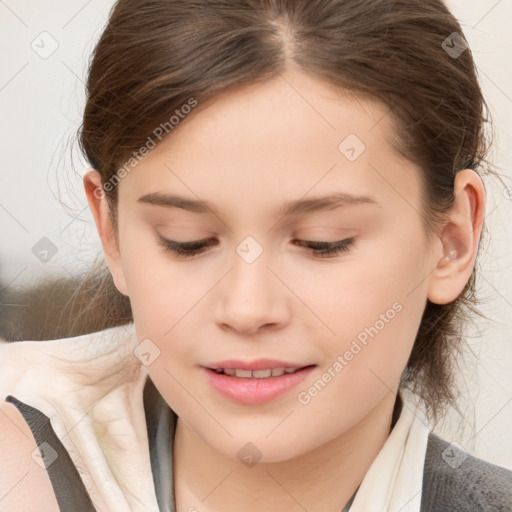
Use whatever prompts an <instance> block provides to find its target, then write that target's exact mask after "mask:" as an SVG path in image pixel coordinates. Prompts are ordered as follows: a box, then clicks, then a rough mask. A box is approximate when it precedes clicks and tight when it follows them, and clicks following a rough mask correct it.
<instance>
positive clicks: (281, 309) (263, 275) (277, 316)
mask: <svg viewBox="0 0 512 512" xmlns="http://www.w3.org/2000/svg"><path fill="white" fill-rule="evenodd" d="M264 254H265V252H264V253H263V254H262V255H261V256H260V257H259V258H257V259H256V260H255V261H253V262H252V263H248V262H247V261H245V260H244V259H243V258H242V257H239V256H238V255H236V256H235V258H234V266H233V268H232V269H231V270H230V271H229V273H228V275H227V276H226V278H225V279H224V280H223V283H222V286H221V287H219V291H218V293H219V297H218V300H216V301H215V303H216V304H217V309H216V312H215V319H216V322H217V324H218V325H219V326H220V327H221V328H222V329H224V330H226V329H227V330H234V331H236V332H238V333H241V334H254V333H256V332H258V331H259V330H261V329H264V328H265V329H276V328H278V327H280V326H283V325H284V324H285V323H286V322H287V321H288V317H289V308H288V305H287V297H288V296H289V293H287V288H286V286H284V285H283V283H282V282H281V280H280V279H279V278H278V277H277V276H276V272H275V271H274V270H271V269H270V267H269V266H268V264H267V263H268V262H267V258H266V257H265V256H264ZM283 280H285V279H283Z"/></svg>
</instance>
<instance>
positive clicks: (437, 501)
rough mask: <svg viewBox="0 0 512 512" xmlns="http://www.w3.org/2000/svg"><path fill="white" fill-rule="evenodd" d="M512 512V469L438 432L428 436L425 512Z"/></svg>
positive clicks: (424, 487) (424, 489) (424, 491)
mask: <svg viewBox="0 0 512 512" xmlns="http://www.w3.org/2000/svg"><path fill="white" fill-rule="evenodd" d="M452 510H457V511H458V512H477V511H481V512H512V471H510V470H508V469H506V468H503V467H501V466H496V465H495V464H492V463H490V462H487V461H485V460H482V459H479V458H477V457H475V456H473V455H471V454H469V453H467V452H465V451H464V450H462V449H461V448H459V447H458V446H457V445H455V444H452V443H449V442H448V441H445V440H444V439H442V438H440V437H439V436H437V435H435V434H434V433H432V432H430V434H429V437H428V444H427V451H426V455H425V465H424V472H423V492H422V500H421V512H434V511H435V512H445V511H446V512H448V511H452Z"/></svg>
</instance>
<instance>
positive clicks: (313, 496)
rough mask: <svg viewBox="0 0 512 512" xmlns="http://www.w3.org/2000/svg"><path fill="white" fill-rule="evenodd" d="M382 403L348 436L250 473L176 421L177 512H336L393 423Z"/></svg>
mask: <svg viewBox="0 0 512 512" xmlns="http://www.w3.org/2000/svg"><path fill="white" fill-rule="evenodd" d="M400 410H401V401H400V399H398V400H397V401H396V402H395V396H393V395H391V394H388V395H386V397H385V398H384V399H383V400H382V401H381V402H380V403H379V404H378V405H377V406H376V407H375V408H374V409H373V410H372V411H370V413H369V414H368V415H367V416H365V417H364V418H363V419H362V420H361V421H360V422H358V423H357V424H356V425H354V426H353V427H352V428H351V429H350V430H348V431H346V432H343V433H342V434H341V435H339V436H338V437H336V438H334V439H332V440H331V441H329V442H328V443H326V444H324V445H322V446H320V447H318V448H317V449H315V450H313V451H311V452H308V453H305V454H303V455H301V456H299V457H295V458H293V459H291V460H287V461H283V462H278V463H258V464H256V465H254V466H252V467H250V468H248V467H246V466H245V465H244V464H242V463H241V462H240V461H238V460H232V459H229V458H226V457H225V456H224V455H222V454H220V453H219V452H217V451H216V450H215V449H213V448H212V447H211V446H210V445H208V444H207V443H205V441H204V440H202V439H201V438H200V437H199V436H197V435H196V434H195V433H194V432H193V431H192V430H191V429H190V428H189V427H188V426H187V425H185V424H184V423H183V421H182V420H180V418H178V421H177V425H176V432H175V440H174V452H173V468H174V493H175V500H176V512H189V511H192V510H198V511H201V512H221V511H222V512H235V511H236V512H239V511H240V510H244V512H256V511H257V512H275V511H281V510H287V511H289V512H295V511H296V512H303V511H304V510H322V511H326V512H327V511H328V512H340V511H341V510H342V509H343V507H344V506H345V504H346V503H347V502H348V501H349V499H350V498H351V496H352V495H353V493H354V492H355V491H356V489H357V487H358V486H359V484H360V483H361V481H362V480H363V478H364V476H365V474H366V472H367V471H368V469H369V468H370V466H371V464H372V462H373V461H374V459H375V457H376V456H377V454H378V453H379V451H380V450H381V448H382V446H383V445H384V443H385V442H386V440H387V438H388V435H389V433H390V431H391V428H392V427H393V426H394V423H395V422H396V420H397V419H398V416H399V414H400Z"/></svg>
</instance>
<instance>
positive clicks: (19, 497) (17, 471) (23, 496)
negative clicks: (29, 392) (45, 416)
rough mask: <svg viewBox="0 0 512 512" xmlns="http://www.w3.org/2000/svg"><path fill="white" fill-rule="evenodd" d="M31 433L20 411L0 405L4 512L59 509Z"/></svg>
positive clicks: (0, 479) (0, 487) (0, 485)
mask: <svg viewBox="0 0 512 512" xmlns="http://www.w3.org/2000/svg"><path fill="white" fill-rule="evenodd" d="M41 460H42V459H41V457H40V452H39V449H38V445H37V443H36V440H35V438H34V436H33V435H32V431H31V430H30V428H29V426H28V424H27V422H26V421H25V418H24V417H23V415H22V414H21V412H20V411H19V409H18V408H17V407H16V406H15V405H14V404H13V403H11V402H7V401H4V402H0V475H1V476H0V499H1V503H0V509H1V510H2V511H5V512H11V511H12V512H14V511H16V512H24V511H26V512H29V511H33V510H34V498H35V497H36V496H37V508H38V510H40V511H41V512H55V510H58V504H57V500H56V498H55V494H54V492H53V487H52V485H51V481H50V479H49V476H48V473H47V471H46V469H45V467H44V464H41Z"/></svg>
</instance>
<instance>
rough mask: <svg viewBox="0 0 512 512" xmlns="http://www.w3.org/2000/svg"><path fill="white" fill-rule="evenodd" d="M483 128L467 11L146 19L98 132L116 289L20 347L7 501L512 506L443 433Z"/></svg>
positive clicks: (92, 505) (289, 9) (480, 212)
mask: <svg viewBox="0 0 512 512" xmlns="http://www.w3.org/2000/svg"><path fill="white" fill-rule="evenodd" d="M484 110H485V101H484V99H483V97H482V93H481V90H480V87H479V84H478V81H477V77H476V74H475V66H474V62H473V60H472V56H471V52H470V50H469V48H467V45H466V43H465V40H464V38H463V35H462V30H461V27H460V26H459V24H458V22H457V21H456V19H455V18H454V17H453V15H452V14H451V13H450V12H449V11H448V10H447V8H446V7H445V5H444V4H443V2H442V1H441V0H432V1H430V2H423V1H420V0H401V1H398V2H397V1H396V0H394V1H391V0H355V1H351V2H346V1H343V0H321V1H320V0H318V1H316V0H307V1H306V0H249V1H244V2H240V1H238V0H220V1H215V2H209V1H206V0H192V1H191V0H188V1H181V0H171V1H170V0H138V1H137V2H133V1H130V0H119V1H118V2H117V3H116V4H115V6H114V8H113V10H112V12H111V15H110V19H109V22H108V25H107V26H106V28H105V30H104V32H103V34H102V37H101V39H100V41H99V43H98V44H97V46H96V48H95V51H94V55H93V58H92V62H91V66H90V70H89V76H88V82H87V105H86V108H85V113H84V118H83V126H82V127H81V130H80V143H81V147H82V149H83V151H84V154H85V156H86V157H87V159H88V161H89V163H90V165H91V167H92V170H90V171H89V172H87V174H86V175H85V177H84V186H85V192H86V195H87V199H88V202H89V206H90V208H91V211H92V213H93V215H94V219H95V222H96V226H97V229H98V233H99V235H100V237H101V242H102V245H103V250H104V255H105V261H106V263H107V265H108V274H106V275H105V276H104V277H103V279H100V280H99V281H98V280H97V279H98V274H97V273H96V271H95V273H94V274H93V275H92V277H90V278H89V279H88V280H87V281H86V283H85V284H83V285H82V286H81V288H79V291H78V293H77V294H76V295H75V296H74V299H73V300H72V301H68V303H67V305H66V308H65V310H64V313H63V314H62V315H61V317H60V319H61V320H62V321H64V320H65V321H66V322H67V323H63V322H58V323H59V329H61V330H57V329H56V330H54V331H52V335H50V336H49V337H52V336H53V337H54V338H58V337H62V338H65V339H62V340H53V341H49V342H47V343H44V344H41V343H37V342H35V341H30V342H27V341H25V342H21V343H16V344H7V343H4V344H3V345H2V346H1V350H2V351H3V357H2V359H1V361H2V364H3V367H4V368H7V367H9V369H10V370H9V373H6V372H5V373H4V374H3V375H4V377H3V380H2V382H1V385H2V388H1V391H2V392H3V393H4V395H2V397H4V396H5V397H6V401H5V402H4V405H3V407H2V411H3V412H4V415H3V419H2V421H3V424H4V426H5V429H6V430H5V432H7V428H10V431H9V433H8V434H5V435H3V436H2V439H3V441H2V446H0V448H1V449H2V453H4V454H5V455H4V461H7V462H4V464H6V468H4V470H3V472H2V474H6V475H10V476H9V482H8V483H4V484H3V485H4V487H3V488H2V489H0V491H2V492H3V494H2V492H0V495H3V496H4V498H3V502H2V501H0V507H2V506H4V508H5V510H15V509H16V510H22V509H23V508H22V507H27V510H28V507H29V506H31V505H32V506H33V499H34V497H35V496H36V495H39V496H44V497H45V500H42V501H43V502H44V503H43V505H42V506H46V507H48V508H47V509H48V510H57V507H58V509H60V510H61V511H64V510H65V511H69V510H84V511H86V510H87V511H89V510H109V511H135V510H137V511H139V510H140V511H142V510H151V511H158V510H161V511H169V510H173V511H177V512H186V511H187V512H192V511H199V512H203V511H210V512H214V511H222V512H230V511H234V510H237V511H240V510H242V511H244V512H253V511H264V512H275V511H282V510H286V511H290V512H293V511H303V510H309V511H313V510H314V511H322V512H331V511H332V512H335V511H342V510H343V511H347V510H350V511H351V512H354V511H357V512H362V511H364V512H380V511H393V512H398V511H422V512H425V511H436V512H439V511H448V510H458V511H461V510H467V511H470V510H471V511H473V510H482V511H491V510H502V511H504V510H511V509H512V472H510V471H508V470H506V469H505V468H501V467H498V466H495V465H492V464H490V463H488V462H485V461H482V460H479V459H477V458H475V457H473V456H471V455H469V454H468V453H466V452H465V451H463V450H461V449H460V448H459V447H457V445H453V444H450V443H449V442H448V441H445V440H443V439H440V438H439V437H437V436H435V435H434V434H432V432H431V424H432V421H433V422H434V423H435V420H436V419H438V418H439V417H440V416H441V415H442V413H443V411H444V410H445V408H446V406H448V405H450V404H451V403H453V401H454V400H455V397H456V390H455V389H454V387H453V382H452V381H453V377H454V375H453V369H452V361H453V356H454V355H455V354H456V351H457V350H458V348H459V347H460V345H461V343H462V341H463V336H462V332H461V330H460V326H461V325H462V323H463V320H464V319H465V318H466V317H465V316H464V312H463V309H462V306H464V305H471V304H472V303H473V302H474V301H475V298H474V292H475V270H474V268H475V261H476V258H477V255H478V248H479V242H480V238H481V233H482V229H483V225H484V212H485V188H484V185H483V182H482V180H481V178H480V175H479V171H480V172H483V170H484V169H483V163H484V162H485V155H486V151H487V143H486V138H485V134H484V121H485V117H484V113H485V112H484ZM95 283H98V284H97V288H96V289H95V290H94V291H95V294H94V296H93V298H92V299H90V302H91V303H92V305H87V304H84V300H85V299H84V298H85V297H87V294H88V293H89V290H90V289H91V288H94V287H95V286H96V285H95ZM112 284H114V285H115V287H114V286H112ZM47 300H48V299H47ZM83 308H85V311H86V314H85V315H83V317H82V319H81V318H77V314H78V312H80V313H82V309H83ZM98 315H99V316H98ZM82 320H83V321H82ZM80 322H81V323H80ZM61 325H64V327H61ZM109 327H110V329H107V330H104V329H105V328H109ZM93 331H99V332H95V333H94V334H89V333H91V332H93ZM78 335H79V336H78ZM74 336H77V337H74ZM12 337H13V338H15V337H17V338H18V339H32V340H35V339H38V338H35V337H33V336H32V337H29V336H21V337H20V336H12ZM415 397H419V398H420V401H419V402H418V401H416V400H415ZM6 418H7V419H6ZM11 420H12V423H11ZM15 427H16V428H15ZM17 428H19V429H20V430H21V432H22V433H23V434H25V436H24V437H23V438H21V435H20V434H16V429H17ZM16 435H18V437H19V438H20V439H21V446H22V447H23V451H19V449H16V450H15V449H14V448H13V444H12V439H14V438H15V436H16ZM29 454H31V455H29ZM38 457H40V459H41V460H40V461H39V462H40V463H41V464H40V466H39V467H41V468H43V469H42V470H41V471H39V472H37V474H36V472H35V469H34V468H35V467H36V464H34V460H36V459H37V458H38ZM20 459H22V460H20ZM9 461H11V462H10V465H9ZM16 471H17V474H15V473H16ZM24 475H25V476H24ZM27 475H29V476H28V477H27ZM13 489H14V490H13ZM36 493H37V494H36ZM2 503H3V505H2ZM8 504H9V505H8ZM8 506H12V508H6V507H8ZM2 510H3V509H2Z"/></svg>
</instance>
